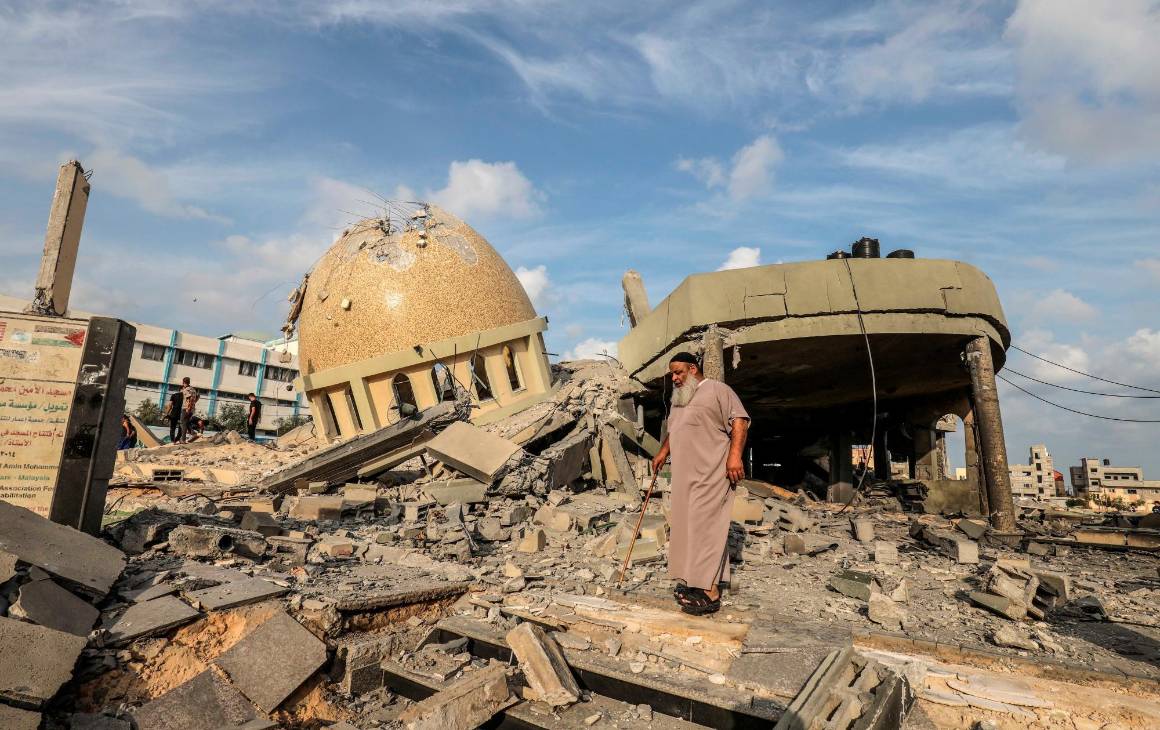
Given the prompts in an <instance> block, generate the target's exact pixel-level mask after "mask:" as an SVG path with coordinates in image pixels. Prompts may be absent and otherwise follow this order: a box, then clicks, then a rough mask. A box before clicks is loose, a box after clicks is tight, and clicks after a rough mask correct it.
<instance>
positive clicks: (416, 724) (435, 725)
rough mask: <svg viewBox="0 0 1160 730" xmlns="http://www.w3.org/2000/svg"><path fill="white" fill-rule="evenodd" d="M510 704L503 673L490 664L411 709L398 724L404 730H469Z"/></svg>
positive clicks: (508, 691) (506, 680) (503, 671)
mask: <svg viewBox="0 0 1160 730" xmlns="http://www.w3.org/2000/svg"><path fill="white" fill-rule="evenodd" d="M511 702H512V698H511V692H510V690H509V689H508V677H507V671H506V670H505V669H504V667H502V666H501V665H498V664H493V665H490V666H488V667H487V668H486V669H480V670H476V671H474V672H471V673H470V674H467V675H465V676H464V677H463V679H461V680H459V681H458V682H455V683H453V684H451V685H450V686H448V687H447V688H446V689H444V690H441V691H439V692H437V693H435V694H433V695H431V696H430V697H428V698H427V699H425V700H422V701H421V702H418V703H416V704H415V705H413V706H411V707H410V708H408V709H407V710H406V711H405V712H404V713H403V714H401V715H400V716H399V722H400V723H402V725H403V727H405V728H407V730H472V729H473V728H477V727H480V726H481V725H483V724H484V723H486V722H487V721H488V720H490V719H491V718H492V717H493V716H495V714H496V713H497V712H499V711H500V710H502V709H503V708H504V707H506V706H508V705H509V704H511Z"/></svg>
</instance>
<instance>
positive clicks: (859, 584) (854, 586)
mask: <svg viewBox="0 0 1160 730" xmlns="http://www.w3.org/2000/svg"><path fill="white" fill-rule="evenodd" d="M828 585H829V586H830V588H833V589H834V590H835V591H837V592H838V593H841V594H842V595H844V596H848V597H850V598H856V599H858V600H860V601H869V600H870V594H871V593H873V592H874V576H873V575H871V574H870V573H863V572H861V571H858V570H843V571H840V572H838V573H837V574H836V575H834V576H833V577H832V578H830V582H829V584H828Z"/></svg>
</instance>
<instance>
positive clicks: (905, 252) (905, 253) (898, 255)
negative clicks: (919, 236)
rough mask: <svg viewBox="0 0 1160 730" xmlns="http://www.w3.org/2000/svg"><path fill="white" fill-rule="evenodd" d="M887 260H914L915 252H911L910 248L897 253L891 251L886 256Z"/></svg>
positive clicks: (899, 250) (901, 249)
mask: <svg viewBox="0 0 1160 730" xmlns="http://www.w3.org/2000/svg"><path fill="white" fill-rule="evenodd" d="M886 258H888V259H912V258H914V251H911V250H910V249H909V248H900V249H898V250H897V251H891V252H890V253H888V254H886Z"/></svg>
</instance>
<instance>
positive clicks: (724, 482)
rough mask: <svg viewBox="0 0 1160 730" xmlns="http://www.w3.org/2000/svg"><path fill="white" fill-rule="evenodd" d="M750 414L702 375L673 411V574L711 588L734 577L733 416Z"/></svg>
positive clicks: (734, 396) (730, 392)
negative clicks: (730, 550)
mask: <svg viewBox="0 0 1160 730" xmlns="http://www.w3.org/2000/svg"><path fill="white" fill-rule="evenodd" d="M738 418H744V419H748V418H749V414H748V413H746V412H745V407H744V406H743V405H741V399H740V398H738V397H737V394H736V393H734V392H733V389H732V388H730V387H729V386H728V385H725V384H724V383H721V382H718V381H716V380H708V379H705V380H702V381H701V383H700V385H698V386H697V390H696V392H695V393H694V394H693V398H692V400H690V401H689V404H688V405H686V406H684V407H683V408H682V407H676V406H674V407H673V409H672V412H671V413H670V414H669V453H670V456H671V458H672V475H673V483H672V505H671V509H670V515H669V516H670V519H669V575H670V576H671V577H673V578H676V579H678V580H683V581H685V583H686V584H687V585H689V586H691V587H693V588H702V589H704V590H709V589H710V588H712V587H713V586H714V585H716V584H717V583H718V582H721V581H727V580H729V556H728V554H727V552H726V543H727V542H728V539H729V518H730V517H731V516H732V514H733V486H732V485H731V484H730V483H729V477H728V476H726V474H725V462H726V460H727V459H728V456H729V441H730V437H731V436H732V433H733V421H734V420H735V419H738Z"/></svg>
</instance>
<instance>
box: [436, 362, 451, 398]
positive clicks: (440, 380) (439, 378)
mask: <svg viewBox="0 0 1160 730" xmlns="http://www.w3.org/2000/svg"><path fill="white" fill-rule="evenodd" d="M431 383H432V385H434V386H435V398H436V399H437V400H440V401H453V400H455V382H454V380H453V378H452V377H451V370H450V369H449V368H448V367H447V366H446V365H444V364H443V363H441V362H437V363H435V364H434V365H433V366H432V367H431Z"/></svg>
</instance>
